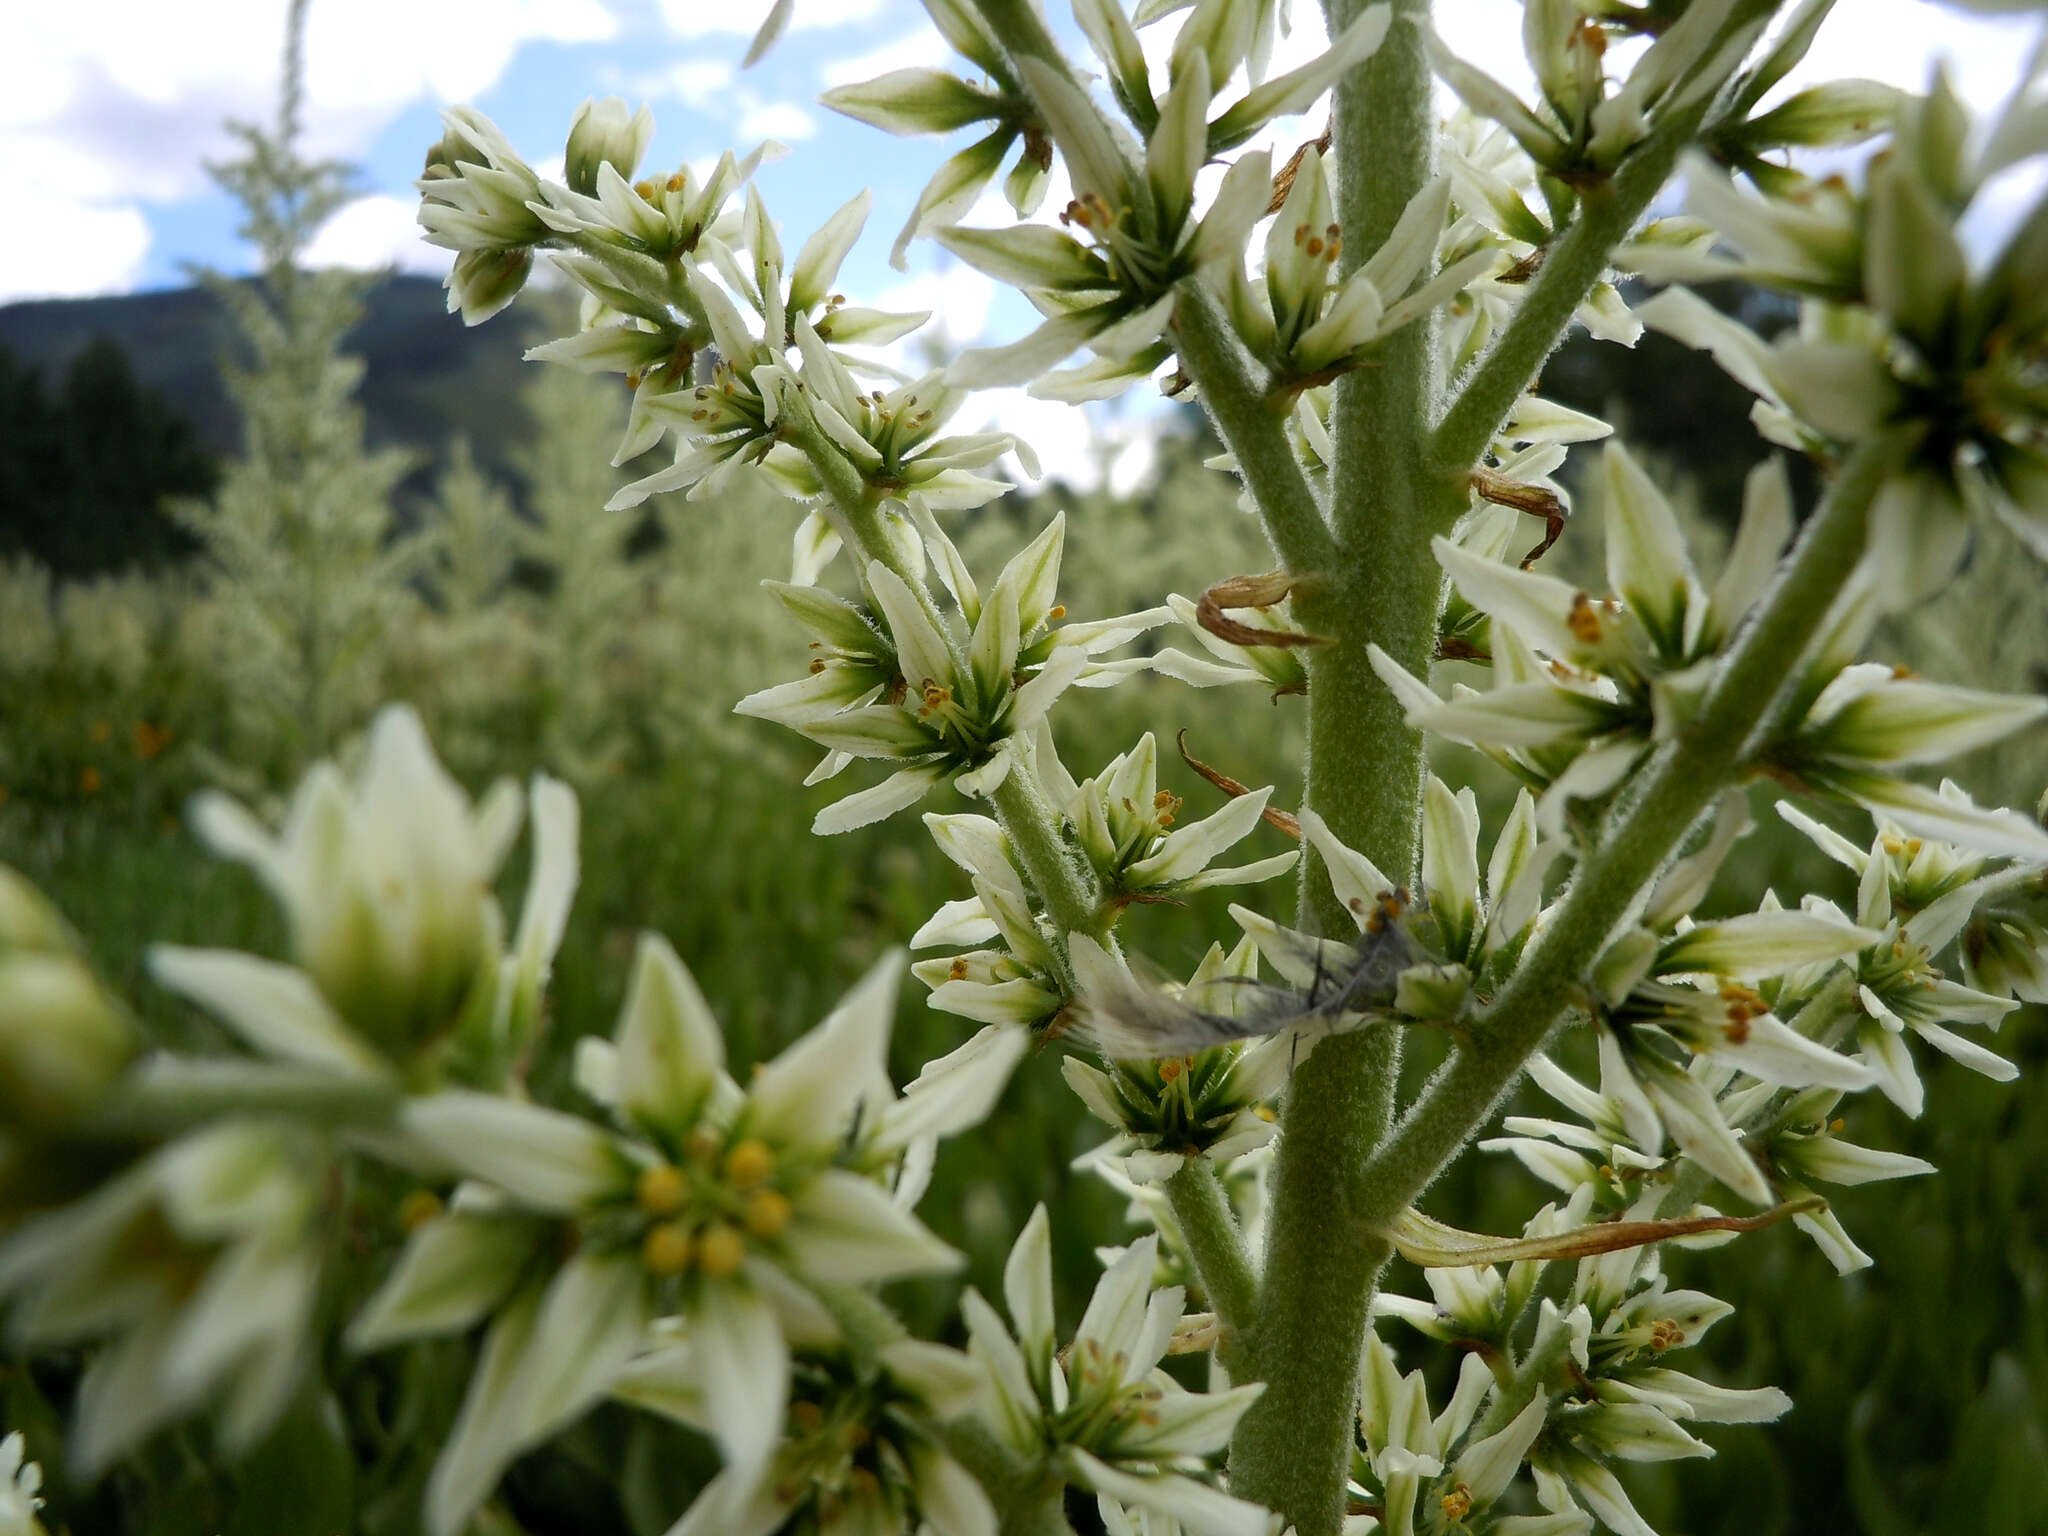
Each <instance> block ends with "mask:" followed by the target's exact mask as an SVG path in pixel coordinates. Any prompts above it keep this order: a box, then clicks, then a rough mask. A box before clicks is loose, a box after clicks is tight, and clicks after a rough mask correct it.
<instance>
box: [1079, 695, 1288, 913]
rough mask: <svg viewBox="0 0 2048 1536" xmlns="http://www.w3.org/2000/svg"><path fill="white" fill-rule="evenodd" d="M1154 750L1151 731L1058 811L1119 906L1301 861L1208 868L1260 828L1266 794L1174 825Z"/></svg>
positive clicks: (1279, 870) (1247, 878) (1243, 880)
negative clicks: (1162, 787) (1193, 820)
mask: <svg viewBox="0 0 2048 1536" xmlns="http://www.w3.org/2000/svg"><path fill="white" fill-rule="evenodd" d="M1158 772H1159V750H1158V744H1157V743H1156V742H1155V741H1154V740H1153V737H1152V733H1151V732H1150V731H1147V732H1146V733H1145V734H1144V735H1143V736H1141V737H1139V738H1138V743H1137V745H1136V746H1134V747H1133V748H1131V750H1130V751H1129V752H1126V753H1124V754H1123V755H1122V756H1119V757H1116V758H1113V759H1111V760H1110V762H1109V763H1108V765H1107V766H1105V767H1104V768H1103V770H1102V772H1101V773H1100V774H1099V775H1097V776H1096V777H1094V778H1090V779H1085V780H1083V781H1082V782H1081V784H1080V785H1079V786H1078V787H1077V788H1076V790H1075V792H1074V794H1073V796H1072V797H1071V798H1070V799H1069V800H1068V802H1067V804H1066V806H1065V807H1064V808H1063V809H1064V810H1065V812H1066V816H1067V820H1068V821H1069V823H1071V825H1072V826H1073V828H1074V831H1075V835H1076V836H1077V837H1078V839H1079V840H1080V844H1081V848H1082V850H1083V851H1084V852H1085V853H1086V854H1087V855H1088V860H1089V862H1090V863H1091V864H1093V865H1094V866H1095V872H1096V874H1097V875H1098V876H1100V877H1101V880H1102V886H1103V890H1104V891H1105V892H1106V893H1107V894H1108V896H1109V899H1110V900H1112V901H1116V902H1119V903H1122V902H1128V901H1132V900H1146V899H1155V900H1156V899H1160V898H1167V897H1173V896H1177V895H1181V894H1184V893H1186V892H1189V891H1199V890H1203V889H1206V888H1208V887H1210V886H1217V885H1249V884H1255V883H1257V882H1259V881H1262V880H1270V879H1272V878H1273V877H1274V876H1276V875H1281V874H1285V873H1286V872H1287V871H1288V870H1290V869H1292V868H1293V867H1294V864H1295V862H1296V860H1297V859H1298V858H1299V857H1300V855H1299V854H1296V853H1291V852H1290V853H1283V854H1276V855H1275V856H1273V857H1272V858H1267V859H1260V860H1257V861H1256V862H1254V863H1251V864H1245V865H1239V866H1237V867H1235V868H1224V869H1212V868H1210V867H1209V866H1210V864H1211V862H1212V861H1213V860H1214V859H1215V858H1216V856H1217V855H1218V854H1220V853H1222V852H1223V850H1224V849H1226V848H1229V847H1231V846H1232V845H1233V844H1235V843H1237V842H1239V841H1241V840H1242V839H1244V838H1246V837H1249V836H1250V835H1251V833H1252V831H1253V830H1254V829H1255V828H1256V827H1257V826H1258V824H1259V820H1260V816H1261V814H1262V813H1263V812H1264V810H1265V808H1266V805H1267V802H1268V801H1269V800H1270V799H1271V798H1272V791H1271V790H1270V789H1261V790H1255V791H1253V792H1252V793H1250V794H1247V795H1240V796H1238V797H1237V798H1235V799H1233V800H1231V801H1229V802H1228V803H1227V804H1226V805H1224V807H1223V808H1222V809H1221V810H1219V811H1216V812H1215V813H1214V814H1212V815H1210V816H1207V817H1204V818H1203V819H1202V820H1200V821H1196V822H1191V823H1189V824H1188V825H1187V826H1184V827H1181V826H1175V824H1174V823H1175V817H1176V815H1177V813H1178V812H1179V810H1180V807H1181V800H1180V797H1179V796H1177V795H1174V794H1171V793H1169V792H1167V791H1165V790H1162V789H1160V788H1159V777H1158Z"/></svg>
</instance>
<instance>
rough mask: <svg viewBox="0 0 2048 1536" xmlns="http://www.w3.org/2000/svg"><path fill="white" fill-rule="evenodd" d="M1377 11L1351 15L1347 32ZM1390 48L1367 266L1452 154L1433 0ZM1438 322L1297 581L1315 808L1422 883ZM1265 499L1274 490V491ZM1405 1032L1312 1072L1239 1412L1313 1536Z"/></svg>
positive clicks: (1327, 1489) (1400, 26)
mask: <svg viewBox="0 0 2048 1536" xmlns="http://www.w3.org/2000/svg"><path fill="white" fill-rule="evenodd" d="M1361 8H1362V7H1361V6H1360V5H1359V4H1357V3H1354V0H1338V3H1335V4H1333V5H1332V6H1331V12H1332V14H1331V16H1330V22H1331V26H1332V29H1333V30H1334V29H1336V28H1338V27H1342V26H1344V25H1346V24H1348V22H1349V21H1350V19H1351V17H1352V15H1353V14H1355V13H1356V12H1357V11H1358V10H1360V9H1361ZM1396 9H1397V12H1398V14H1397V16H1396V19H1395V22H1394V25H1393V27H1392V29H1391V30H1390V31H1389V33H1388V35H1387V41H1386V42H1385V43H1383V44H1382V45H1381V47H1380V50H1379V52H1378V53H1376V54H1375V55H1374V56H1373V58H1372V59H1371V61H1370V62H1369V63H1367V64H1366V65H1365V66H1364V67H1363V68H1361V69H1358V70H1354V71H1353V72H1352V73H1351V75H1350V76H1349V77H1348V78H1346V79H1345V80H1344V81H1343V82H1342V83H1341V84H1340V85H1339V86H1338V88H1337V93H1336V105H1335V109H1334V117H1333V126H1332V136H1333V154H1334V158H1335V165H1336V170H1337V211H1338V217H1339V219H1340V221H1341V223H1342V225H1343V231H1344V252H1345V258H1344V259H1345V261H1346V264H1347V270H1348V268H1349V267H1350V266H1351V265H1355V264H1356V263H1357V262H1359V261H1361V260H1363V259H1364V258H1365V257H1367V256H1369V255H1370V254H1371V253H1372V252H1373V250H1375V249H1376V248H1377V247H1378V245H1379V244H1380V242H1381V241H1382V240H1383V239H1384V237H1385V235H1386V233H1387V231H1388V230H1389V229H1391V228H1392V226H1393V224H1394V222H1395V220H1397V219H1398V218H1399V217H1400V214H1401V211H1402V209H1404V208H1405V207H1407V205H1408V202H1409V199H1410V198H1412V197H1413V196H1414V194H1415V193H1416V192H1417V191H1419V190H1420V189H1421V187H1422V186H1423V184H1424V182H1426V180H1427V179H1428V177H1429V175H1430V173H1431V171H1432V169H1433V167H1434V160H1435V144H1436V120H1435V112H1434V108H1433V105H1432V101H1431V92H1432V80H1431V76H1430V71H1429V65H1428V60H1427V58H1426V56H1425V54H1424V50H1423V43H1422V39H1423V38H1424V36H1426V35H1427V29H1428V27H1429V19H1430V18H1429V4H1428V0H1403V3H1401V4H1399V5H1397V7H1396ZM1438 353H1439V349H1438V346H1437V341H1436V330H1435V326H1434V322H1433V321H1425V322H1420V323H1418V324H1416V325H1414V326H1411V327H1409V328H1408V329H1407V330H1406V331H1404V332H1403V333H1401V335H1400V336H1399V337H1397V338H1396V339H1395V340H1394V342H1393V343H1391V344H1390V346H1389V348H1388V349H1387V352H1386V355H1385V357H1384V358H1383V359H1381V360H1378V361H1380V363H1381V366H1377V367H1373V368H1364V369H1359V370H1356V371H1354V372H1353V373H1351V374H1349V375H1347V376H1346V377H1345V378H1343V379H1342V380H1340V381H1339V383H1338V386H1337V393H1336V400H1335V404H1334V406H1333V408H1332V418H1331V431H1332V436H1333V437H1334V438H1335V441H1336V459H1335V463H1334V464H1333V465H1332V468H1331V498H1330V499H1331V517H1332V523H1333V525H1334V530H1335V533H1336V537H1337V540H1338V542H1339V547H1338V549H1337V551H1336V553H1335V555H1334V557H1333V559H1332V560H1331V562H1330V564H1329V565H1328V566H1327V567H1325V568H1324V570H1323V571H1322V572H1321V573H1319V578H1318V580H1316V581H1315V582H1313V583H1312V584H1310V585H1308V586H1307V587H1306V588H1304V589H1302V590H1300V591H1298V592H1297V594H1296V597H1295V614H1296V617H1297V618H1298V619H1299V620H1300V621H1301V623H1302V625H1303V627H1304V628H1307V629H1309V630H1312V631H1313V632H1314V633H1317V634H1320V635H1327V636H1329V637H1330V638H1331V640H1332V641H1333V642H1334V643H1333V644H1330V645H1326V646H1319V647H1317V648H1316V649H1315V651H1314V652H1313V653H1312V654H1311V655H1310V657H1309V660H1308V674H1309V745H1308V764H1307V785H1306V791H1307V792H1306V797H1305V798H1306V803H1307V804H1309V805H1310V806H1312V807H1314V809H1315V810H1316V812H1317V813H1318V814H1319V815H1321V816H1322V817H1323V819H1324V820H1325V821H1326V822H1328V823H1329V825H1330V828H1331V830H1332V831H1333V832H1335V834H1336V835H1337V836H1338V837H1339V838H1340V839H1342V840H1343V841H1344V842H1346V843H1348V844H1349V845H1351V846H1352V847H1355V848H1358V849H1361V850H1363V851H1364V852H1365V853H1366V854H1367V855H1368V856H1369V857H1371V858H1372V859H1373V860H1374V862H1375V863H1377V864H1378V865H1379V866H1380V868H1382V869H1385V870H1388V871H1390V872H1391V873H1392V874H1393V876H1394V878H1396V879H1407V878H1410V877H1412V874H1413V871H1414V868H1415V860H1416V848H1417V822H1418V818H1419V814H1420V807H1421V801H1422V780H1423V766H1424V765H1423V758H1422V742H1421V739H1420V737H1419V736H1418V735H1417V733H1416V732H1414V731H1412V730H1410V729H1409V728H1408V727H1407V725H1406V724H1405V722H1404V721H1403V720H1402V717H1401V711H1400V709H1399V707H1398V706H1397V705H1396V704H1395V702H1394V700H1393V698H1392V697H1391V695H1389V694H1388V692H1387V690H1386V689H1385V688H1384V687H1382V686H1380V684H1379V682H1378V680H1377V678H1376V677H1375V676H1374V675H1373V672H1372V668H1371V665H1370V662H1369V661H1368V659H1367V652H1368V647H1369V646H1370V645H1373V644H1378V645H1380V646H1383V647H1384V648H1386V649H1387V650H1388V651H1389V652H1390V653H1391V654H1393V655H1396V656H1399V657H1401V658H1402V659H1403V661H1404V662H1405V663H1407V664H1409V665H1412V666H1414V667H1416V668H1418V669H1421V668H1425V667H1427V665H1428V663H1429V657H1430V654H1431V652H1432V651H1433V650H1434V648H1435V636H1436V624H1437V615H1438V612H1439V609H1440V608H1441V605H1442V599H1443V576H1442V573H1441V572H1440V571H1439V570H1438V569H1437V565H1436V561H1435V559H1434V558H1433V557H1432V555H1431V553H1430V549H1429V538H1430V535H1431V534H1432V533H1433V532H1435V531H1437V530H1438V529H1439V528H1440V527H1441V526H1442V525H1444V524H1445V523H1447V522H1448V521H1449V520H1450V519H1451V518H1452V517H1455V516H1456V514H1457V511H1458V510H1460V509H1461V508H1462V505H1463V499H1464V498H1463V493H1462V492H1455V493H1452V492H1448V491H1446V489H1445V488H1443V487H1440V486H1436V485H1433V484H1431V483H1429V481H1428V480H1427V478H1426V477H1424V476H1423V475H1421V474H1420V473H1419V469H1420V465H1421V461H1422V451H1423V448H1424V434H1425V432H1426V430H1427V425H1428V422H1429V420H1430V418H1431V415H1432V414H1433V412H1434V408H1435V400H1436V392H1437V389H1438V380H1439V367H1438V363H1437V358H1438ZM1255 490H1256V487H1255ZM1300 915H1301V920H1302V922H1303V925H1304V926H1306V927H1309V928H1311V929H1313V930H1315V931H1318V932H1321V933H1324V934H1330V935H1336V934H1349V933H1351V932H1352V931H1353V923H1352V918H1351V915H1350V914H1349V913H1347V912H1345V911H1344V910H1343V908H1342V907H1341V905H1340V904H1339V903H1338V902H1337V900H1336V898H1335V897H1334V895H1332V894H1331V892H1330V890H1329V885H1328V881H1327V880H1326V879H1325V878H1324V877H1323V873H1322V869H1321V862H1320V860H1318V859H1316V858H1315V857H1313V855H1312V851H1311V857H1309V858H1305V859H1304V860H1303V861H1302V884H1301V914H1300ZM1398 1070H1399V1035H1398V1034H1397V1033H1396V1032H1395V1031H1392V1030H1369V1031H1363V1032H1360V1033H1357V1034H1353V1035H1347V1036H1340V1037H1338V1038H1334V1039H1329V1040H1325V1041H1323V1042H1322V1043H1321V1044H1320V1045H1319V1046H1318V1047H1317V1048H1316V1050H1315V1053H1314V1054H1313V1055H1312V1056H1310V1057H1309V1059H1308V1060H1307V1061H1306V1062H1304V1063H1302V1065H1301V1066H1300V1067H1299V1069H1298V1070H1297V1071H1296V1073H1295V1076H1294V1084H1293V1087H1292V1089H1291V1090H1290V1092H1289V1093H1288V1097H1287V1103H1286V1107H1285V1110H1284V1113H1283V1118H1282V1120H1281V1136H1280V1142H1279V1147H1278V1150H1277V1154H1276V1157H1275V1160H1274V1167H1273V1180H1272V1207H1271V1212H1270V1215H1269V1217H1268V1220H1267V1236H1266V1263H1265V1273H1264V1276H1263V1277H1262V1283H1261V1287H1260V1294H1259V1309H1258V1314H1257V1318H1256V1321H1255V1323H1254V1325H1253V1327H1252V1329H1251V1331H1250V1333H1249V1335H1248V1336H1247V1340H1246V1356H1247V1362H1248V1367H1249V1370H1250V1373H1251V1375H1253V1376H1254V1377H1256V1378H1258V1379H1260V1380H1263V1381H1264V1382H1265V1383H1266V1384H1267V1387H1266V1392H1265V1394H1264V1395H1263V1396H1262V1397H1261V1398H1260V1399H1259V1401H1258V1402H1256V1403H1254V1404H1253V1405H1252V1407H1251V1409H1250V1411H1248V1412H1247V1413H1246V1414H1245V1416H1244V1418H1243V1419H1242V1420H1240V1421H1239V1423H1238V1429H1237V1434H1236V1437H1235V1438H1234V1440H1233V1441H1232V1443H1231V1453H1230V1456H1231V1459H1230V1469H1231V1488H1232V1491H1233V1492H1235V1493H1236V1494H1238V1495H1239V1496H1240V1497H1243V1498H1249V1499H1253V1500H1256V1501H1257V1502H1259V1503H1262V1504H1265V1505H1267V1506H1269V1507H1270V1508H1273V1509H1277V1510H1279V1511H1281V1512H1282V1513H1283V1514H1284V1515H1286V1517H1287V1518H1288V1520H1289V1521H1291V1522H1292V1523H1293V1525H1294V1526H1295V1528H1296V1530H1297V1531H1298V1532H1299V1533H1300V1536H1335V1532H1336V1531H1337V1530H1338V1528H1339V1526H1340V1525H1341V1523H1342V1519H1343V1494H1344V1480H1345V1476H1346V1473H1347V1471H1348V1469H1349V1461H1350V1451H1351V1443H1352V1436H1353V1413H1354V1411H1355V1405H1356V1401H1357V1394H1358V1350H1359V1346H1360V1343H1361V1341H1362V1340H1363V1338H1364V1334H1365V1329H1366V1324H1367V1319H1368V1317H1369V1315H1370V1311H1371V1306H1372V1297H1373V1292H1374V1289H1375V1287H1376V1286H1377V1284H1378V1280H1379V1274H1380V1271H1381V1270H1382V1269H1383V1268H1384V1267H1385V1264H1386V1261H1387V1259H1388V1258H1389V1256H1390V1254H1391V1247H1390V1245H1389V1244H1388V1243H1387V1241H1386V1240H1385V1239H1384V1238H1382V1237H1377V1236H1375V1237H1371V1238H1367V1239H1365V1240H1363V1241H1361V1240H1359V1238H1358V1236H1357V1231H1358V1228H1357V1225H1356V1223H1355V1221H1354V1219H1353V1213H1354V1212H1355V1211H1356V1209H1357V1208H1358V1206H1359V1202H1360V1198H1361V1195H1362V1194H1363V1193H1364V1180H1365V1176H1366V1174H1365V1170H1366V1167H1367V1164H1368V1159H1369V1158H1370V1157H1371V1155H1372V1153H1373V1151H1374V1149H1375V1148H1376V1147H1377V1146H1378V1144H1379V1142H1380V1140H1381V1138H1382V1137H1383V1136H1384V1135H1385V1134H1386V1131H1387V1127H1388V1124H1389V1122H1390V1120H1391V1118H1392V1115H1393V1107H1394V1085H1395V1079H1396V1076H1397V1074H1398Z"/></svg>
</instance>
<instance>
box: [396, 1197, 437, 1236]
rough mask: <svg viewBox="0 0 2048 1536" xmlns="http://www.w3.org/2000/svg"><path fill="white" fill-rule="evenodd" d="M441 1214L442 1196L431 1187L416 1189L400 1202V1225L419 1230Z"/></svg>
mask: <svg viewBox="0 0 2048 1536" xmlns="http://www.w3.org/2000/svg"><path fill="white" fill-rule="evenodd" d="M440 1214H441V1197H440V1196H439V1195H437V1194H435V1193H434V1192H433V1191H432V1190H431V1189H416V1190H414V1191H413V1192H412V1193H411V1194H409V1195H407V1196H406V1197H405V1198H404V1199H403V1200H401V1201H399V1202H398V1225H399V1226H400V1227H401V1228H402V1229H403V1230H405V1231H407V1232H417V1231H419V1229H420V1228H421V1227H424V1226H425V1225H426V1224H427V1223H428V1222H430V1221H432V1220H433V1219H434V1218H435V1217H436V1216H439V1215H440Z"/></svg>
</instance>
